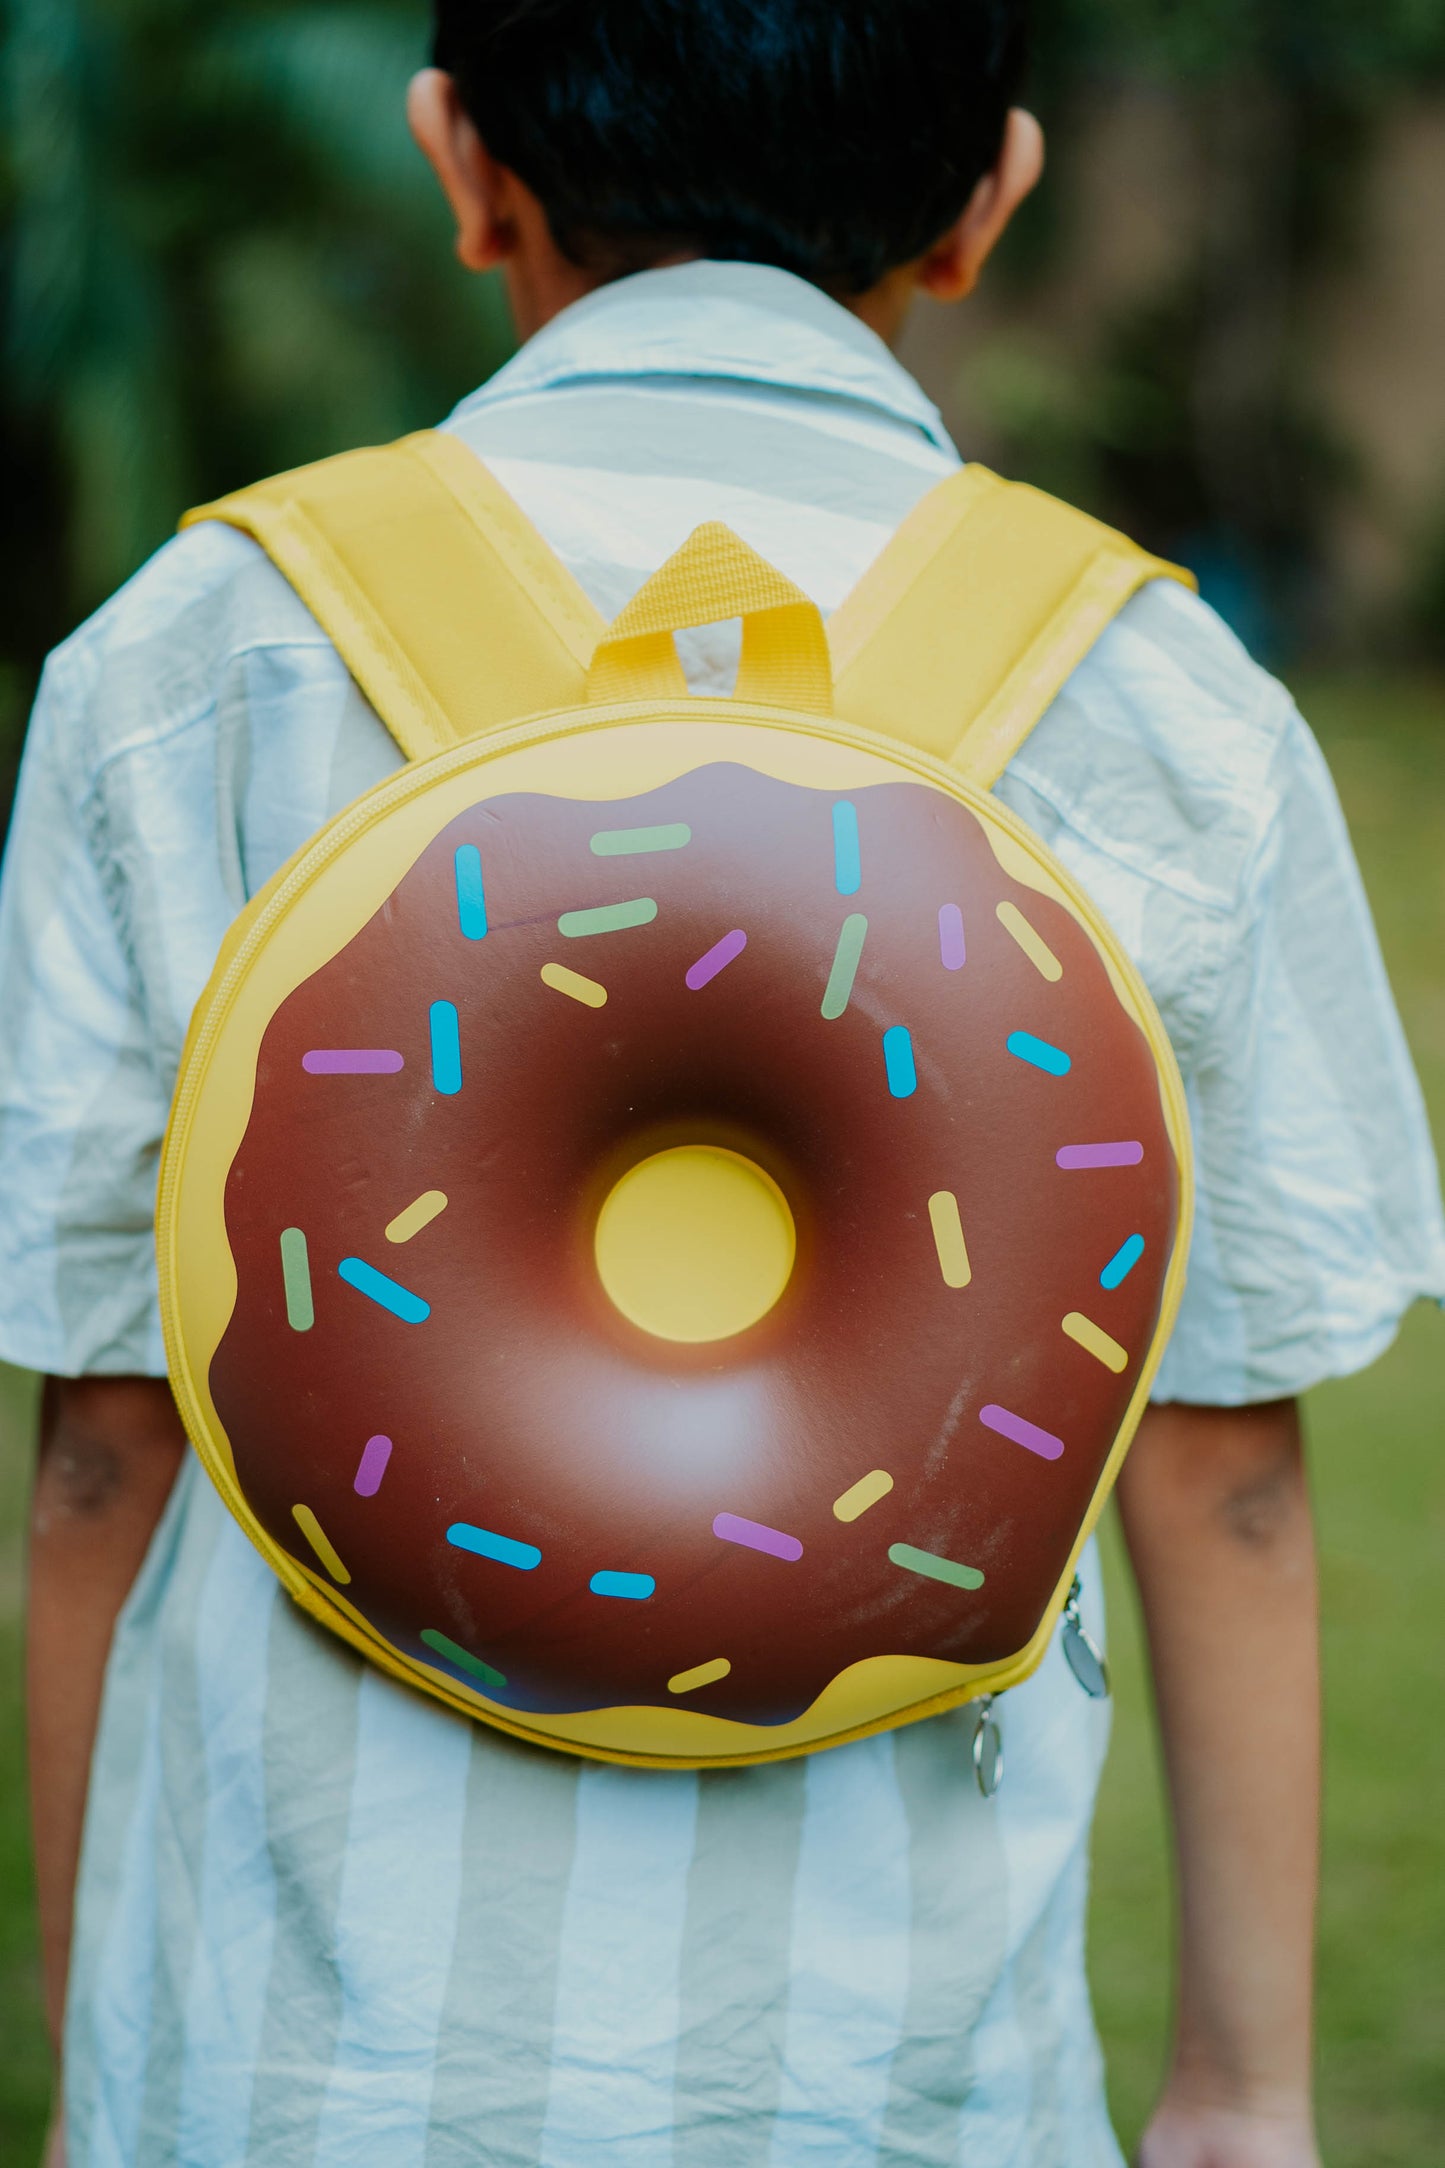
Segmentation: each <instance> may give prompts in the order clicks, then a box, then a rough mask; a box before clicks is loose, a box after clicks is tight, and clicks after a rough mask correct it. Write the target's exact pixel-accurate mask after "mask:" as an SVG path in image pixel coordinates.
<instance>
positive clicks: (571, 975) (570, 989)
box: [542, 964, 607, 1009]
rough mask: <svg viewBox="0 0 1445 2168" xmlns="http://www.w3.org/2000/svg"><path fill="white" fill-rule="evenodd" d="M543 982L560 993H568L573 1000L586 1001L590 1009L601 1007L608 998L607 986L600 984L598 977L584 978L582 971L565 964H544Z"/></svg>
mask: <svg viewBox="0 0 1445 2168" xmlns="http://www.w3.org/2000/svg"><path fill="white" fill-rule="evenodd" d="M542 983H543V985H544V986H550V987H552V988H553V989H554V991H555V992H557V993H559V994H568V995H570V996H571V998H572V1000H573V1001H582V1002H585V1003H586V1005H587V1007H588V1008H589V1009H600V1008H601V1006H602V1004H603V1002H604V1001H605V1000H606V999H607V988H606V987H605V986H599V985H598V983H597V981H596V979H584V978H583V976H582V974H581V972H580V971H569V970H568V969H567V966H566V965H565V964H543V966H542Z"/></svg>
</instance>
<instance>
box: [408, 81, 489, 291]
mask: <svg viewBox="0 0 1445 2168" xmlns="http://www.w3.org/2000/svg"><path fill="white" fill-rule="evenodd" d="M406 117H407V123H408V125H409V127H410V129H411V132H412V135H413V137H414V138H415V140H416V144H417V147H418V149H419V150H420V151H421V152H422V155H423V156H424V157H425V159H426V161H427V163H428V165H429V166H430V167H431V169H432V171H433V173H434V174H435V175H436V177H437V179H438V181H439V182H440V183H441V187H442V193H443V194H444V195H445V197H446V199H447V202H448V203H449V204H450V205H451V208H452V216H453V217H454V218H455V220H456V222H457V239H456V250H457V256H458V258H459V260H460V261H461V262H462V263H463V264H465V266H466V268H467V269H468V270H469V271H491V270H493V269H494V268H495V266H496V265H497V264H499V263H501V262H502V261H503V259H504V258H506V257H507V256H510V255H511V253H512V250H513V248H514V246H515V243H516V233H515V226H514V222H513V210H514V206H513V204H512V202H511V195H512V176H511V175H510V174H509V173H508V172H507V169H506V167H505V166H500V165H498V163H497V161H496V159H495V158H493V157H492V155H491V153H490V152H489V151H488V149H487V146H486V145H485V143H483V141H482V139H481V137H480V136H479V135H478V134H477V131H476V129H475V128H474V127H473V126H472V123H471V121H470V120H469V119H468V117H467V114H466V111H465V109H464V107H463V105H462V102H461V99H460V98H459V97H458V95H457V86H456V84H455V83H454V82H453V80H452V78H451V77H450V76H449V75H447V74H445V73H444V72H443V70H442V69H440V68H423V69H422V70H421V72H420V74H419V75H414V76H413V77H412V79H411V82H410V84H409V85H408V88H407V94H406Z"/></svg>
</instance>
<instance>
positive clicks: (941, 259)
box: [916, 106, 1044, 301]
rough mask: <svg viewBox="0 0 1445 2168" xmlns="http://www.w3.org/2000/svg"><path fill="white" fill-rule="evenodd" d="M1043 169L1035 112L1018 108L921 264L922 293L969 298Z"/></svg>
mask: <svg viewBox="0 0 1445 2168" xmlns="http://www.w3.org/2000/svg"><path fill="white" fill-rule="evenodd" d="M1043 170H1044V131H1043V129H1042V128H1041V127H1040V126H1039V124H1038V122H1037V121H1036V120H1035V119H1034V116H1033V114H1032V113H1026V112H1025V111H1024V109H1023V107H1022V106H1015V107H1014V108H1013V110H1012V111H1011V112H1010V114H1009V117H1008V120H1007V122H1006V123H1005V126H1004V134H1003V142H1002V144H1001V146H1000V148H999V154H998V157H997V158H996V159H995V160H994V162H993V165H992V166H991V167H990V168H989V170H988V172H987V173H985V175H984V176H983V179H982V180H981V181H980V182H979V183H978V185H977V187H976V188H975V189H974V191H973V194H972V195H971V196H970V197H969V199H968V202H967V203H966V204H965V205H964V208H963V210H962V212H961V213H960V215H959V217H958V218H956V219H955V220H954V222H953V224H952V225H951V226H950V227H949V229H948V231H947V233H945V234H944V235H943V236H942V238H941V239H940V240H938V241H936V242H935V243H934V245H933V247H932V248H931V249H930V250H929V251H928V254H927V255H926V256H925V257H924V258H923V260H922V262H921V263H920V264H919V266H918V270H917V274H916V275H917V283H918V287H919V290H920V292H922V293H925V294H931V295H932V297H933V299H934V300H935V301H961V300H962V299H963V297H964V295H965V294H971V293H972V292H973V289H974V287H975V286H976V285H977V284H978V279H979V273H980V272H981V271H982V269H983V267H984V265H985V264H986V263H987V261H988V259H989V257H990V256H991V255H992V253H993V250H994V247H995V244H996V243H997V242H998V241H999V240H1000V238H1001V237H1002V235H1003V231H1004V228H1005V227H1006V226H1007V225H1008V222H1009V220H1010V219H1011V218H1012V217H1013V215H1014V212H1015V211H1016V210H1017V209H1018V207H1019V205H1020V204H1021V203H1022V202H1023V200H1024V197H1025V196H1026V195H1028V194H1029V192H1030V190H1031V189H1033V188H1034V187H1036V186H1037V184H1038V180H1039V176H1040V174H1041V173H1042V172H1043Z"/></svg>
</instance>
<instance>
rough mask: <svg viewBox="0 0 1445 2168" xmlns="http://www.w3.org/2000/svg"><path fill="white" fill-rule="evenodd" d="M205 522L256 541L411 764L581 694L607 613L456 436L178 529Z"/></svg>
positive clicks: (322, 466)
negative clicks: (331, 643) (595, 604)
mask: <svg viewBox="0 0 1445 2168" xmlns="http://www.w3.org/2000/svg"><path fill="white" fill-rule="evenodd" d="M203 519H218V520H224V521H225V522H226V523H227V524H228V525H229V526H232V527H239V528H241V529H242V530H243V531H244V532H245V533H247V534H249V535H252V536H254V538H255V539H256V541H258V542H259V543H260V544H261V547H262V548H263V549H264V550H265V551H266V553H267V555H268V556H270V557H271V558H272V559H273V560H274V562H275V563H276V565H277V566H278V567H279V568H280V570H281V571H282V572H284V573H285V575H286V577H287V579H288V580H289V581H290V583H291V585H292V586H293V587H294V588H295V590H296V592H297V594H298V595H300V597H301V599H302V601H303V602H305V603H306V604H307V606H308V608H309V609H310V610H311V611H312V613H313V615H314V616H315V617H316V618H317V620H318V621H319V623H320V624H321V625H322V627H323V629H324V630H325V631H326V632H327V633H328V634H329V635H330V637H331V638H332V640H333V641H334V642H335V644H336V646H337V648H338V649H339V651H340V653H341V656H342V659H343V660H344V661H345V663H346V666H347V668H348V669H349V670H350V672H351V674H352V676H353V677H354V678H355V679H356V681H357V683H358V684H359V685H360V686H361V689H362V691H363V692H364V693H365V694H366V696H367V698H368V699H369V700H370V701H371V703H372V705H373V707H374V708H375V709H376V711H377V713H378V715H380V717H381V719H382V721H383V722H384V723H385V724H386V727H387V729H388V730H389V731H390V732H391V734H392V736H393V737H394V738H395V739H396V742H397V744H398V745H399V746H400V747H401V749H402V751H403V752H404V753H405V754H406V755H407V757H408V758H409V759H411V760H424V759H425V758H426V757H427V755H428V754H430V753H437V752H440V751H442V750H443V748H445V747H446V746H449V745H454V744H456V743H458V742H459V741H460V740H461V739H463V738H470V737H473V736H475V735H476V734H477V733H478V732H480V731H485V730H491V729H495V728H497V727H499V726H500V725H501V724H503V723H508V722H512V721H515V720H516V718H517V717H519V716H522V715H533V714H537V713H539V712H541V711H542V710H544V709H548V708H561V707H570V706H572V705H573V704H575V703H576V702H578V701H580V700H582V699H583V698H585V688H586V679H587V666H588V664H589V662H590V661H591V659H592V654H593V650H594V649H595V648H596V646H597V642H598V640H599V639H600V637H601V635H602V633H603V631H604V630H605V625H604V621H603V619H602V617H601V616H600V615H599V613H598V611H597V610H596V609H594V607H593V605H592V603H591V602H590V601H589V600H588V598H587V596H586V595H585V594H584V593H583V592H582V589H581V588H580V587H579V586H578V585H577V582H576V581H575V580H574V579H573V578H572V576H571V574H570V573H569V572H568V571H567V570H566V568H565V566H563V565H562V564H561V563H560V562H559V560H558V559H557V558H556V557H555V556H554V555H553V553H552V551H551V550H550V549H548V547H547V545H546V543H545V542H544V541H543V540H542V537H541V536H540V535H539V534H538V532H537V530H536V528H535V527H534V526H533V525H532V523H531V521H530V520H529V519H527V517H526V516H525V514H524V513H523V512H522V510H521V508H520V507H519V506H518V505H517V504H515V503H514V502H513V500H512V498H510V497H509V496H508V495H507V492H506V491H505V490H504V489H503V488H502V486H501V484H500V483H499V482H497V481H495V480H494V479H493V477H492V476H491V474H490V473H489V472H488V471H487V469H486V467H485V466H483V464H482V462H481V460H480V459H478V458H477V457H476V455H475V453H473V452H470V451H469V450H468V449H467V447H466V445H464V444H462V443H460V442H459V441H458V439H457V438H455V437H451V436H446V435H443V434H441V433H438V432H434V431H423V432H421V433H420V434H418V435H416V436H412V437H403V438H402V440H401V442H400V443H399V444H392V445H387V446H383V447H381V448H379V449H376V450H370V451H360V452H344V453H342V454H341V456H340V457H339V458H336V459H323V460H321V461H319V462H318V464H317V465H315V466H311V467H299V468H297V469H296V471H295V472H294V473H291V474H282V475H278V476H276V478H275V479H274V480H272V481H269V482H260V483H258V484H257V485H256V486H255V488H253V489H243V490H238V491H237V492H236V493H235V494H234V495H233V496H230V497H222V498H220V499H219V500H218V501H217V502H216V503H215V504H207V505H201V506H199V507H198V508H197V510H195V511H194V512H188V513H187V514H186V516H185V519H184V520H183V521H182V523H181V524H182V525H183V526H190V525H192V524H193V523H194V522H195V521H197V520H203ZM494 628H495V629H497V631H499V632H500V636H489V635H493V634H494Z"/></svg>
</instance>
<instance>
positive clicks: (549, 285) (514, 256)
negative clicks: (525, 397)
mask: <svg viewBox="0 0 1445 2168" xmlns="http://www.w3.org/2000/svg"><path fill="white" fill-rule="evenodd" d="M528 238H531V237H528ZM538 238H540V237H538ZM701 261H702V258H701V257H700V256H699V255H698V253H697V252H696V251H695V250H694V251H688V252H684V253H680V254H678V255H673V256H659V257H658V259H657V261H656V262H655V263H650V264H648V265H647V266H646V268H647V269H648V270H649V271H666V270H669V269H670V268H671V267H672V266H673V265H674V264H682V263H700V262H701ZM502 276H503V279H504V281H505V283H506V288H507V301H508V304H509V306H510V308H511V312H512V321H513V323H514V324H515V325H516V327H517V337H518V339H519V340H521V341H522V342H523V343H524V344H525V342H526V341H527V340H528V339H530V338H532V337H533V335H534V334H535V333H536V332H539V331H540V330H541V329H542V327H543V325H544V324H550V323H551V321H552V319H553V317H554V316H560V315H561V314H562V311H563V310H564V309H569V308H571V306H572V304H573V302H574V301H581V300H583V299H584V298H585V297H586V296H587V295H588V294H594V293H597V292H598V291H599V290H600V289H601V288H602V287H604V286H610V285H612V284H613V283H614V281H613V280H612V279H611V278H609V277H606V276H605V275H603V274H601V273H598V272H595V271H587V270H584V269H583V268H582V267H581V266H580V265H579V264H574V263H569V262H568V260H567V258H566V257H565V256H564V255H562V253H561V252H560V250H559V249H557V248H556V247H555V246H553V245H552V243H551V237H550V235H548V236H547V245H546V246H545V247H537V246H534V247H527V246H522V247H518V248H514V249H513V251H512V252H511V253H510V254H509V255H508V256H507V257H506V258H505V259H504V261H503V264H502ZM916 291H917V284H916V280H915V275H914V269H913V266H912V265H911V264H902V265H900V266H899V268H898V269H897V270H896V271H890V272H889V273H888V275H887V277H886V278H884V279H882V280H880V282H879V284H878V285H876V286H871V287H870V288H869V289H868V291H867V292H866V293H863V294H846V295H845V294H839V295H836V296H835V297H834V298H835V299H836V300H838V301H839V303H840V304H841V306H842V307H843V308H845V309H847V310H848V312H849V313H850V315H853V316H856V317H857V318H858V320H859V321H860V323H864V324H866V325H867V326H868V329H869V330H870V331H876V332H877V334H878V336H879V338H880V339H882V340H883V341H884V342H885V343H886V344H887V345H889V346H892V345H893V344H894V343H895V341H896V340H897V339H898V337H899V335H900V333H901V332H902V330H903V325H904V322H905V320H906V318H907V315H908V309H909V304H910V303H911V302H912V299H913V296H914V294H915V292H916Z"/></svg>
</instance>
